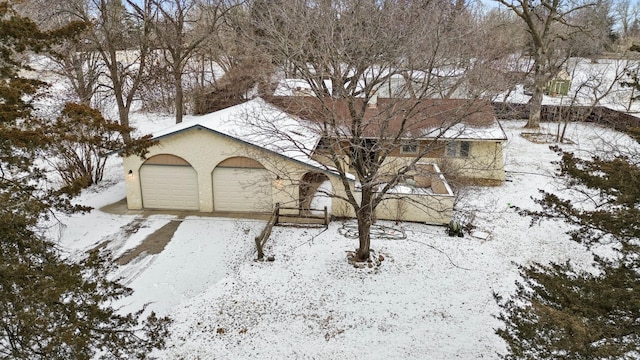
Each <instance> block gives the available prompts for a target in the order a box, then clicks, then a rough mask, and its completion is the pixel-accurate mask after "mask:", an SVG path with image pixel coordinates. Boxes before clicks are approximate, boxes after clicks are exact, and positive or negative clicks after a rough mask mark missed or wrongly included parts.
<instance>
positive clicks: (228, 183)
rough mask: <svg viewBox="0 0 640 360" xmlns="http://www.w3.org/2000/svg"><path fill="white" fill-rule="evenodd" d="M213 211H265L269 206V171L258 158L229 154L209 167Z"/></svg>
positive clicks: (269, 208)
mask: <svg viewBox="0 0 640 360" xmlns="http://www.w3.org/2000/svg"><path fill="white" fill-rule="evenodd" d="M212 178H213V180H212V181H213V208H214V210H216V211H237V212H269V211H271V210H272V209H273V200H272V198H271V175H270V173H269V171H268V170H267V169H265V168H264V166H262V164H260V163H259V162H258V161H256V160H253V159H250V158H246V157H240V156H238V157H232V158H228V159H226V160H224V161H222V162H221V163H220V164H218V166H216V168H215V169H214V170H213V175H212Z"/></svg>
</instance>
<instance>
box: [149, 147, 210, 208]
mask: <svg viewBox="0 0 640 360" xmlns="http://www.w3.org/2000/svg"><path fill="white" fill-rule="evenodd" d="M140 186H141V188H142V206H143V207H144V208H146V209H174V210H199V209H200V203H199V200H198V175H197V173H196V171H195V170H194V169H193V167H191V165H190V164H189V163H188V162H186V161H185V160H183V159H181V158H179V157H177V156H174V155H166V154H164V155H156V156H153V157H151V158H149V159H147V161H145V162H144V164H143V165H142V167H141V168H140Z"/></svg>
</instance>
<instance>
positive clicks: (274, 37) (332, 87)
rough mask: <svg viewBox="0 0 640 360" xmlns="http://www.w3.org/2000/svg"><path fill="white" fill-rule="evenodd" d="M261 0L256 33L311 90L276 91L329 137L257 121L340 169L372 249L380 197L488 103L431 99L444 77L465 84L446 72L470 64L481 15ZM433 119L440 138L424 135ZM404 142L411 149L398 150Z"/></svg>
mask: <svg viewBox="0 0 640 360" xmlns="http://www.w3.org/2000/svg"><path fill="white" fill-rule="evenodd" d="M259 5H260V6H259V7H257V8H256V9H254V11H253V17H254V22H255V24H256V34H257V35H258V36H259V38H258V39H257V40H256V41H257V43H259V44H260V45H261V46H262V48H263V49H264V50H265V51H266V52H267V53H268V54H270V55H271V56H272V59H273V61H274V62H275V63H277V64H278V65H279V66H280V67H281V68H282V69H283V73H285V74H286V76H295V78H296V79H298V80H300V81H301V82H302V83H304V84H305V86H306V87H307V88H306V89H296V88H295V87H294V88H291V89H289V90H290V91H291V92H292V93H295V92H296V91H299V90H302V91H305V92H307V94H308V95H310V96H297V97H296V96H289V97H284V98H274V99H273V100H272V101H273V102H274V103H275V104H277V105H278V106H280V107H281V108H283V109H285V110H286V111H287V112H288V113H294V114H298V115H300V116H301V117H303V118H305V119H311V120H310V122H309V123H307V125H306V126H307V127H306V130H305V131H308V132H310V133H311V134H315V135H316V136H318V137H320V138H321V139H322V140H321V144H319V145H318V146H311V145H309V144H304V143H301V142H296V141H295V140H294V139H292V138H291V137H289V134H288V133H287V131H285V130H287V129H282V128H280V127H279V126H278V125H276V124H274V123H270V122H269V121H259V120H258V119H255V120H254V124H253V126H254V127H255V128H256V131H259V132H261V133H262V135H263V136H269V137H270V138H273V141H274V143H275V142H282V143H283V144H286V143H288V144H289V145H288V146H289V147H294V148H296V149H297V150H298V151H303V152H305V153H306V154H308V155H309V156H312V157H313V158H314V159H316V160H317V161H319V162H320V163H321V164H323V165H322V166H324V167H325V168H326V169H327V170H328V171H332V172H335V173H337V174H338V176H339V178H340V179H341V185H342V187H341V189H340V193H339V194H337V193H333V194H332V196H337V197H339V198H340V199H342V200H343V201H344V202H345V203H346V204H348V206H349V207H350V208H351V209H352V211H353V213H354V214H355V217H356V218H357V222H358V234H359V235H358V236H359V248H358V252H357V258H358V259H360V260H365V259H368V258H369V256H370V227H371V225H372V222H373V221H374V215H375V209H376V208H377V207H378V205H380V204H381V203H382V202H383V200H385V198H386V197H389V196H394V195H393V194H392V193H393V189H394V188H395V187H396V186H397V185H398V184H400V183H402V182H403V181H404V179H405V177H406V176H407V175H408V174H410V172H412V171H416V168H417V165H418V163H419V162H420V160H421V159H423V158H425V157H428V155H429V153H430V152H432V151H434V150H435V149H438V147H439V149H440V150H442V148H443V147H444V145H443V143H441V142H438V141H435V140H437V139H439V138H441V137H442V136H443V135H444V134H445V133H446V132H447V131H454V129H456V130H455V131H459V129H458V128H456V126H457V125H458V124H460V122H461V121H463V120H464V119H467V118H469V117H473V116H474V115H477V114H478V113H480V112H482V111H483V110H482V109H486V107H485V106H483V105H480V104H479V103H478V102H477V101H474V100H473V99H472V98H469V99H466V100H458V101H454V100H434V99H430V98H433V97H441V96H440V93H441V90H442V88H443V87H442V86H443V82H445V81H451V85H450V86H452V87H455V86H457V83H456V82H457V77H454V76H453V75H450V76H448V77H441V74H442V73H443V72H447V71H451V69H457V70H458V71H464V69H467V67H463V66H462V65H464V64H465V63H466V60H465V57H464V56H463V55H464V54H465V52H464V51H463V50H465V49H468V48H471V46H470V44H471V42H473V41H474V36H473V35H474V34H475V31H474V30H475V29H474V27H473V24H471V23H469V22H468V21H467V22H466V25H467V26H465V23H464V22H463V21H459V20H460V17H464V16H466V13H465V12H464V11H462V12H460V11H459V10H460V9H458V10H456V7H455V4H453V3H450V2H447V1H428V0H427V1H412V2H397V1H355V0H354V1H350V0H346V1H331V0H324V1H303V0H290V1H278V2H277V3H275V4H274V3H270V2H261V3H260V4H259ZM466 18H467V19H470V18H471V17H466ZM461 69H463V70H461ZM454 73H456V74H457V71H456V72H454ZM466 93H467V94H471V95H472V94H478V93H481V92H480V91H468V92H466ZM381 94H385V95H384V96H381ZM471 95H469V96H471ZM443 104H446V105H444V106H443ZM485 105H486V104H485ZM427 129H430V131H432V133H430V134H429V136H431V138H432V140H433V141H429V142H425V141H423V139H424V138H425V136H427V132H428V131H429V130H427ZM314 145H315V144H314ZM403 146H408V148H406V149H405V150H410V151H411V152H412V156H411V157H406V158H404V160H402V161H396V160H394V154H396V153H398V152H400V151H402V149H403ZM352 180H355V185H354V183H353V182H352Z"/></svg>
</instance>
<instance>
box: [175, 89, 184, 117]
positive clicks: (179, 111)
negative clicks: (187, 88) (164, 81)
mask: <svg viewBox="0 0 640 360" xmlns="http://www.w3.org/2000/svg"><path fill="white" fill-rule="evenodd" d="M175 81H176V102H175V105H176V124H179V123H181V122H182V115H183V104H182V103H183V102H184V90H183V88H182V78H176V79H175Z"/></svg>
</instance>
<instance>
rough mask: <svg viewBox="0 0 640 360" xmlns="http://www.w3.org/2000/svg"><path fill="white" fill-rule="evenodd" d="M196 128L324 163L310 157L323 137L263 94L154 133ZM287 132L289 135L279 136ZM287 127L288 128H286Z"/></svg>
mask: <svg viewBox="0 0 640 360" xmlns="http://www.w3.org/2000/svg"><path fill="white" fill-rule="evenodd" d="M192 128H204V129H208V130H210V131H213V132H216V133H219V134H222V135H224V136H227V137H231V138H234V139H236V140H238V141H241V142H244V143H248V144H251V145H254V146H257V147H260V148H263V149H266V150H269V151H272V152H275V153H277V154H279V155H282V156H285V157H287V158H290V159H293V160H296V161H299V162H302V163H305V164H307V165H311V166H314V167H322V166H321V165H320V164H319V163H318V162H316V161H314V160H311V159H310V157H309V154H310V149H313V148H314V147H315V144H316V143H317V142H318V140H319V138H320V137H319V136H318V135H317V133H315V132H312V131H310V129H309V128H307V127H305V126H304V123H302V122H301V121H300V120H299V119H297V118H295V117H293V116H291V115H289V114H287V113H285V112H283V111H281V110H279V109H277V108H276V107H275V106H273V105H271V104H268V103H267V102H265V101H264V100H262V99H261V98H256V99H253V100H250V101H247V102H245V103H242V104H239V105H235V106H231V107H228V108H226V109H222V110H220V111H216V112H213V113H210V114H206V115H202V116H188V117H185V120H184V121H183V122H182V123H179V124H176V125H173V126H170V127H168V128H166V129H163V130H160V131H158V132H156V133H154V134H153V135H154V136H153V138H154V139H160V138H163V137H166V136H169V135H172V134H175V133H179V132H182V131H185V130H188V129H192ZM276 130H277V131H278V132H282V133H285V134H286V135H287V138H286V139H285V138H282V137H279V136H277V135H278V134H277V133H276ZM283 130H284V131H283Z"/></svg>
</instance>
